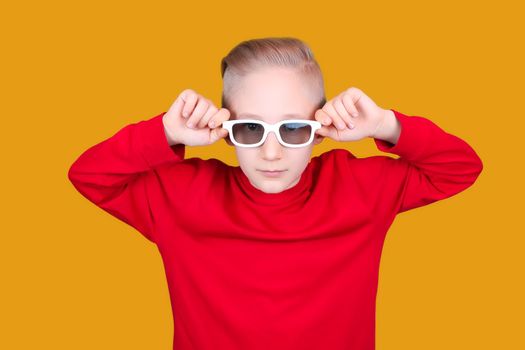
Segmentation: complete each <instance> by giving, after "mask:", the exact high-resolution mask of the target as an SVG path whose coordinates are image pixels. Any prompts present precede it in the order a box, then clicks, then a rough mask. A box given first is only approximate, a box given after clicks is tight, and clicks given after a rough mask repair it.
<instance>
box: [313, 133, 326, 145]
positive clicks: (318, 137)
mask: <svg viewBox="0 0 525 350" xmlns="http://www.w3.org/2000/svg"><path fill="white" fill-rule="evenodd" d="M324 138H325V137H324V136H322V135H319V134H315V135H314V141H313V143H314V145H318V144H320V143H321V142H323V140H324Z"/></svg>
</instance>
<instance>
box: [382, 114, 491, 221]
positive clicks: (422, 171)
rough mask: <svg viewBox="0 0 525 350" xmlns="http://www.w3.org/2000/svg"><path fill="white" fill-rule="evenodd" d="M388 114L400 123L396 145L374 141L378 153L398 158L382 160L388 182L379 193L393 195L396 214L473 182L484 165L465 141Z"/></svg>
mask: <svg viewBox="0 0 525 350" xmlns="http://www.w3.org/2000/svg"><path fill="white" fill-rule="evenodd" d="M391 111H393V112H394V115H395V117H396V118H397V120H398V121H399V122H400V124H401V134H400V136H399V139H398V142H397V143H396V144H395V145H393V144H392V143H390V142H387V141H384V140H379V139H374V142H375V143H376V146H377V148H378V149H379V150H381V151H383V152H389V153H393V154H397V155H399V158H397V159H395V158H392V157H382V158H381V159H383V160H384V164H383V168H382V173H383V174H384V176H386V179H387V180H386V183H385V186H386V187H387V188H384V189H383V191H382V192H383V193H394V194H395V196H396V199H395V204H396V209H397V210H396V212H397V213H401V212H404V211H407V210H410V209H413V208H417V207H421V206H424V205H427V204H429V203H432V202H435V201H438V200H441V199H444V198H448V197H451V196H453V195H455V194H457V193H459V192H461V191H463V190H465V189H466V188H468V187H469V186H471V185H472V184H473V183H474V182H475V181H476V179H477V177H478V176H479V174H480V173H481V171H482V169H483V163H482V161H481V159H480V158H479V156H478V155H477V154H476V152H475V151H474V150H473V149H472V147H470V146H469V145H468V144H467V143H466V142H465V141H463V140H462V139H460V138H458V137H457V136H454V135H451V134H449V133H447V132H445V131H444V130H442V129H441V128H440V127H438V126H437V125H436V124H434V123H433V122H432V121H430V120H429V119H426V118H423V117H420V116H407V115H404V114H402V113H400V112H398V111H395V110H393V109H391Z"/></svg>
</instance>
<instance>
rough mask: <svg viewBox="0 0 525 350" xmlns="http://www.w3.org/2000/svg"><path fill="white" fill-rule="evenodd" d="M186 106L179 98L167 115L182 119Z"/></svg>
mask: <svg viewBox="0 0 525 350" xmlns="http://www.w3.org/2000/svg"><path fill="white" fill-rule="evenodd" d="M183 106H184V100H183V99H182V98H181V97H180V96H179V97H177V98H176V99H175V102H173V104H172V105H171V106H170V108H169V109H168V111H167V112H166V113H167V114H171V115H174V116H176V117H177V118H180V117H181V116H182V107H183Z"/></svg>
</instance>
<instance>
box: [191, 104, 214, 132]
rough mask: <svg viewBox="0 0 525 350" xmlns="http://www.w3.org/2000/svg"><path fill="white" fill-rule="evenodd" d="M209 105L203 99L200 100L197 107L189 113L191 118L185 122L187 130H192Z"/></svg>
mask: <svg viewBox="0 0 525 350" xmlns="http://www.w3.org/2000/svg"><path fill="white" fill-rule="evenodd" d="M209 107H210V105H209V104H208V102H207V101H206V100H205V99H200V100H199V102H198V103H197V106H196V107H195V109H194V110H193V112H192V113H191V116H190V117H189V118H188V121H187V122H186V126H188V128H192V127H194V126H195V125H197V123H198V122H199V121H200V119H201V118H202V116H203V115H204V114H205V113H206V111H207V110H208V108H209Z"/></svg>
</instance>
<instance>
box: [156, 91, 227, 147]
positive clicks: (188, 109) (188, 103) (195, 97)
mask: <svg viewBox="0 0 525 350" xmlns="http://www.w3.org/2000/svg"><path fill="white" fill-rule="evenodd" d="M228 119H230V111H228V110H227V109H226V108H221V109H218V108H217V107H215V105H214V104H213V102H212V101H210V100H208V99H206V98H204V97H203V96H201V95H199V94H197V93H196V92H195V91H193V90H191V89H186V90H184V91H182V92H181V93H180V95H179V96H178V97H177V99H176V100H175V102H174V103H173V104H172V105H171V107H170V109H169V110H168V112H166V113H165V114H164V116H163V117H162V122H163V124H164V132H165V133H166V137H167V139H168V143H169V144H170V145H174V144H184V145H186V146H205V145H210V144H212V143H214V142H216V141H218V140H220V139H221V138H224V137H226V136H227V135H228V130H226V129H223V128H222V127H221V124H222V122H223V121H225V120H228ZM188 124H192V125H193V127H189V126H188Z"/></svg>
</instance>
